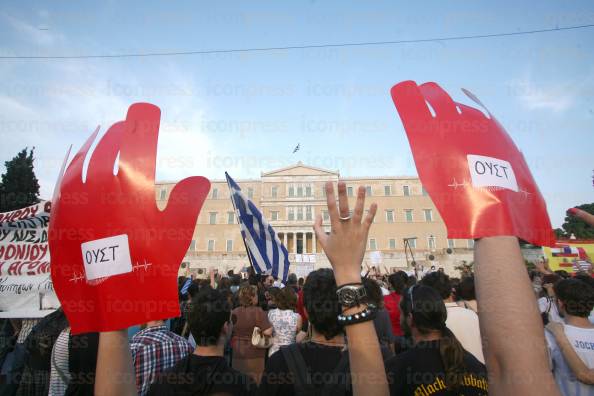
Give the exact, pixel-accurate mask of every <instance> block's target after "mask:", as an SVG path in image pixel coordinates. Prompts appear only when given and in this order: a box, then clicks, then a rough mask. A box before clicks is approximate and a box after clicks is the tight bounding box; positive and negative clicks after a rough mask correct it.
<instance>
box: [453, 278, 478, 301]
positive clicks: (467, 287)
mask: <svg viewBox="0 0 594 396" xmlns="http://www.w3.org/2000/svg"><path fill="white" fill-rule="evenodd" d="M456 290H457V292H456V295H457V296H458V297H460V298H461V299H462V300H466V301H471V300H476V294H475V292H474V276H466V277H464V278H462V280H461V281H460V284H459V285H458V287H457V288H456Z"/></svg>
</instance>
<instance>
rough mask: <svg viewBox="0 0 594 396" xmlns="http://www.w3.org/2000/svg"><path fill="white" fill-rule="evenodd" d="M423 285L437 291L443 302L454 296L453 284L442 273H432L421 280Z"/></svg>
mask: <svg viewBox="0 0 594 396" xmlns="http://www.w3.org/2000/svg"><path fill="white" fill-rule="evenodd" d="M421 284H422V285H425V286H429V287H432V288H433V289H435V290H436V291H437V292H438V293H439V295H440V296H441V298H442V299H443V300H447V299H449V298H450V297H451V296H452V282H450V277H449V276H447V275H446V274H442V273H441V272H432V273H430V274H427V275H425V277H424V278H423V279H421Z"/></svg>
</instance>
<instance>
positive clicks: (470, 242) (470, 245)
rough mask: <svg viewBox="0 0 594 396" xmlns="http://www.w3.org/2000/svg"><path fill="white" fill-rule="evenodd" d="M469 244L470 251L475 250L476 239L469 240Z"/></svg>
mask: <svg viewBox="0 0 594 396" xmlns="http://www.w3.org/2000/svg"><path fill="white" fill-rule="evenodd" d="M467 243H468V248H469V249H474V239H469V240H468V242H467Z"/></svg>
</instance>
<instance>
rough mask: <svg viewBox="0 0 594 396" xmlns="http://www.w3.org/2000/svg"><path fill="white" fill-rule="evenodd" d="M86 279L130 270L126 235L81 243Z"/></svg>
mask: <svg viewBox="0 0 594 396" xmlns="http://www.w3.org/2000/svg"><path fill="white" fill-rule="evenodd" d="M81 248H82V255H83V263H84V265H85V274H86V277H87V279H88V280H93V279H98V278H104V277H106V276H112V275H119V274H125V273H127V272H132V260H130V246H129V245H128V235H126V234H122V235H116V236H112V237H109V238H103V239H97V240H94V241H89V242H85V243H83V244H81Z"/></svg>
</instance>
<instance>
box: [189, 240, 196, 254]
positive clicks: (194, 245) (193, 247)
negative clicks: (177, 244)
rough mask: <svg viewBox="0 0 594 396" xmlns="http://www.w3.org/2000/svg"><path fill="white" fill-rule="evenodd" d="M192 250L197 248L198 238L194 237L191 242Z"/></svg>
mask: <svg viewBox="0 0 594 396" xmlns="http://www.w3.org/2000/svg"><path fill="white" fill-rule="evenodd" d="M190 250H191V251H194V250H196V240H195V239H192V242H190Z"/></svg>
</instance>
